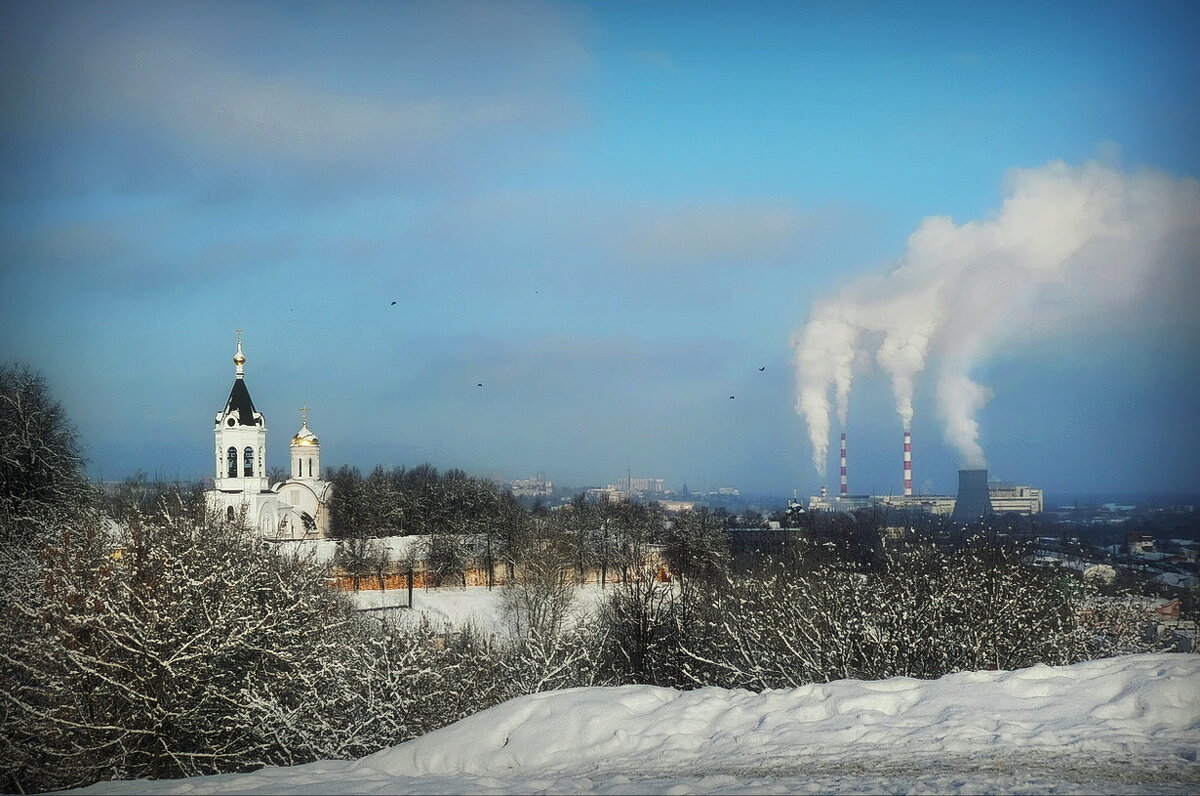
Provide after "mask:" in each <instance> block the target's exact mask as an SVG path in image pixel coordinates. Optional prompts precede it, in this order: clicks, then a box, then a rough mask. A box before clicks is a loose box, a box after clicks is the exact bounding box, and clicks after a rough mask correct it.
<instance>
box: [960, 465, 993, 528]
mask: <svg viewBox="0 0 1200 796" xmlns="http://www.w3.org/2000/svg"><path fill="white" fill-rule="evenodd" d="M991 513H992V500H991V498H990V497H989V496H988V480H987V470H959V471H958V497H957V498H955V500H954V513H953V514H951V515H950V521H951V522H953V523H954V524H956V525H964V524H968V523H973V522H979V521H980V520H981V519H983V518H984V517H987V516H989V515H990V514H991Z"/></svg>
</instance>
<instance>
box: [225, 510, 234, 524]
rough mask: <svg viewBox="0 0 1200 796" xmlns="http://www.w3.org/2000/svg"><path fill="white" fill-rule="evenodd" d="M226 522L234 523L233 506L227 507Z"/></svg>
mask: <svg viewBox="0 0 1200 796" xmlns="http://www.w3.org/2000/svg"><path fill="white" fill-rule="evenodd" d="M225 521H226V522H233V506H226V507H225Z"/></svg>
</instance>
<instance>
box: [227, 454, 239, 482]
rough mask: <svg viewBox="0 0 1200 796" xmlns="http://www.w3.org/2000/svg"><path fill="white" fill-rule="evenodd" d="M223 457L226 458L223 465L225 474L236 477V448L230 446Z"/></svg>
mask: <svg viewBox="0 0 1200 796" xmlns="http://www.w3.org/2000/svg"><path fill="white" fill-rule="evenodd" d="M225 458H226V460H227V462H226V467H225V474H226V476H228V477H229V478H237V448H234V447H230V448H229V450H227V451H226V452H225Z"/></svg>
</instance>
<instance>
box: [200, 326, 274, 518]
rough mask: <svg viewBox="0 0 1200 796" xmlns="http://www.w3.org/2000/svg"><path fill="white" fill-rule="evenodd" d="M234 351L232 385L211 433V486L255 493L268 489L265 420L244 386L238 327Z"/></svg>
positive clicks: (243, 368) (224, 489)
mask: <svg viewBox="0 0 1200 796" xmlns="http://www.w3.org/2000/svg"><path fill="white" fill-rule="evenodd" d="M237 335H238V341H237V353H236V354H234V356H233V364H234V366H235V370H234V379H233V388H232V389H231V390H230V391H229V399H228V400H226V401H225V408H224V409H222V410H221V411H220V412H218V413H217V419H216V425H215V426H214V427H213V436H214V437H215V438H216V449H215V452H216V465H217V469H216V479H215V482H214V484H213V486H214V487H215V488H216V489H217V490H218V491H221V492H241V493H243V494H258V493H260V492H265V491H267V488H268V484H267V471H266V462H267V421H266V418H264V417H263V416H262V414H261V413H260V412H258V411H256V410H255V409H254V401H252V400H250V390H248V389H247V388H246V376H245V364H246V356H245V354H243V353H242V330H241V329H238V330H237Z"/></svg>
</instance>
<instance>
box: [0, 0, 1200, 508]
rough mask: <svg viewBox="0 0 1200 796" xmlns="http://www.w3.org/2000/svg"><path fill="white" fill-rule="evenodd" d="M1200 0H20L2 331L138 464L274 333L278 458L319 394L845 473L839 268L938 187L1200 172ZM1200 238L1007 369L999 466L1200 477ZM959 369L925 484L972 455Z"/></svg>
mask: <svg viewBox="0 0 1200 796" xmlns="http://www.w3.org/2000/svg"><path fill="white" fill-rule="evenodd" d="M1198 20H1200V12H1198V11H1197V7H1196V5H1195V4H1194V3H1177V4H1171V3H1144V2H1143V3H1097V2H1088V3H1066V2H1064V3H1053V4H1034V3H1006V4H978V3H944V4H942V3H803V2H790V3H747V4H734V3H696V2H689V3H616V2H602V3H594V4H589V3H583V4H573V3H545V4H543V3H537V2H531V3H501V2H489V3H484V2H464V3H453V2H431V3H357V4H345V3H343V4H333V3H257V4H220V3H202V4H195V5H191V4H182V3H166V4H136V3H135V4H128V3H103V4H96V3H81V4H68V3H7V4H4V5H3V6H2V7H0V37H2V39H3V41H2V46H0V59H2V63H3V66H4V73H5V74H6V76H7V77H6V80H5V81H4V86H3V89H2V91H3V118H4V119H5V124H4V125H3V128H2V133H0V134H2V135H3V147H2V151H0V169H2V171H0V174H2V176H3V178H2V180H0V263H2V266H0V268H2V270H0V359H2V360H5V361H12V360H21V361H25V362H28V363H30V364H32V365H34V366H35V367H37V368H38V369H40V370H41V371H42V372H43V373H44V374H45V375H46V376H47V378H48V379H49V381H50V383H51V385H52V387H53V389H54V390H55V393H56V394H57V395H58V396H59V397H60V399H61V400H62V401H63V403H64V404H65V405H66V407H67V409H68V411H69V412H70V414H71V416H72V417H73V418H74V420H75V422H76V424H77V425H78V426H79V429H80V432H81V435H82V438H83V440H84V442H85V443H86V445H87V454H88V457H89V459H90V465H89V469H90V472H91V473H92V475H94V476H95V475H101V474H102V475H103V477H104V478H116V477H123V476H125V475H127V474H129V473H131V472H133V471H135V470H137V469H139V468H140V469H143V470H146V471H147V472H151V473H154V472H157V473H159V474H162V475H165V476H169V477H175V476H179V477H196V476H201V475H207V474H209V473H208V472H207V468H208V463H209V455H208V454H209V447H210V445H211V437H210V433H211V423H212V418H213V415H214V414H215V413H216V412H217V411H218V410H219V409H220V408H221V406H222V404H223V401H224V399H225V397H226V395H227V392H228V389H229V385H230V383H231V381H232V377H233V366H232V363H231V361H230V359H231V357H232V354H233V348H234V334H233V330H234V329H235V328H239V327H240V328H243V329H244V330H245V352H246V356H247V359H248V361H247V365H246V370H247V379H248V384H249V386H250V390H251V394H252V395H253V397H254V400H255V402H256V404H257V405H258V407H259V408H260V409H261V410H262V411H264V412H265V413H266V415H267V419H268V424H269V428H270V430H271V435H270V438H269V446H270V448H269V457H270V458H271V459H273V462H274V463H275V464H283V463H284V461H285V459H286V444H287V440H288V437H289V436H290V434H291V433H293V432H294V431H295V427H298V425H299V417H298V415H297V413H296V408H297V407H299V406H300V404H301V403H303V402H307V403H308V405H309V406H311V407H312V409H313V412H312V415H311V424H312V426H313V428H314V430H315V431H316V432H317V433H318V434H319V435H320V436H321V438H322V442H323V452H324V456H325V459H326V462H327V463H329V464H339V463H351V464H356V465H359V466H360V467H363V468H369V467H371V466H373V465H375V464H388V465H390V464H404V465H415V464H419V463H421V462H423V461H429V462H432V463H433V464H435V465H437V466H439V467H451V466H458V467H462V468H463V469H466V470H467V471H469V472H472V473H475V474H480V475H489V476H493V477H510V478H515V477H525V476H528V475H532V474H533V473H536V472H539V471H541V472H544V473H545V474H546V475H547V476H549V477H551V478H552V479H554V480H556V481H558V482H561V483H566V484H574V485H583V484H598V483H607V482H611V481H613V480H615V479H617V478H618V477H621V476H623V475H624V474H625V472H626V470H627V468H629V470H631V471H632V472H633V475H635V476H638V475H642V476H656V477H662V478H666V479H667V481H668V483H669V485H671V486H675V487H678V486H679V485H680V484H682V483H684V482H686V483H687V484H688V485H689V486H690V487H691V488H692V489H697V488H713V487H717V486H723V485H731V486H739V487H741V488H742V489H744V490H750V491H768V490H769V491H774V492H784V491H790V490H791V489H792V488H797V489H800V490H801V492H802V493H811V492H812V491H814V490H815V489H816V488H817V486H819V485H820V483H822V480H821V478H820V476H818V474H817V472H816V471H815V469H814V467H813V463H812V462H811V456H812V447H811V445H810V442H809V437H808V434H807V432H806V430H805V426H804V421H803V419H802V418H801V417H800V416H799V415H797V413H796V412H795V410H794V408H793V406H794V403H795V400H796V379H795V376H794V374H793V372H792V368H791V365H790V360H791V356H792V349H791V348H790V346H789V335H791V334H792V332H793V330H795V329H797V328H798V327H801V326H802V325H803V324H804V322H805V320H806V318H807V317H808V313H809V310H810V308H811V307H812V305H813V303H814V302H816V301H818V300H820V299H821V298H824V297H828V296H831V295H834V294H836V293H837V292H838V291H839V290H840V289H841V288H842V287H843V286H845V285H847V284H849V283H851V282H853V281H854V280H856V279H859V278H862V277H863V276H864V275H869V274H872V273H881V272H884V271H886V270H887V269H888V268H889V267H890V266H889V264H890V263H894V262H895V260H896V259H897V258H898V257H900V256H901V255H902V254H903V252H904V251H905V247H906V242H907V241H908V238H909V236H910V235H911V234H912V233H913V231H914V230H915V229H917V228H918V226H919V225H920V224H921V223H922V220H923V219H925V218H927V217H929V216H943V215H944V216H949V217H951V218H953V219H954V221H955V222H956V223H958V224H962V223H964V222H967V221H970V220H972V219H986V218H988V217H989V216H990V215H992V214H994V213H995V212H996V211H997V209H998V208H999V207H1000V206H1001V204H1002V202H1003V201H1004V197H1005V194H1004V190H1005V188H1004V186H1005V184H1006V180H1007V179H1008V178H1009V175H1010V174H1011V172H1012V170H1013V169H1039V168H1042V167H1044V166H1046V164H1049V163H1051V162H1053V161H1058V160H1061V161H1064V162H1066V163H1068V164H1072V165H1073V166H1080V165H1082V164H1084V163H1086V162H1088V161H1093V160H1099V161H1103V162H1105V163H1107V164H1109V165H1110V167H1111V168H1114V169H1117V170H1119V171H1121V172H1122V173H1124V174H1134V173H1138V172H1139V171H1144V170H1151V171H1154V172H1157V173H1161V174H1164V175H1167V176H1168V177H1169V178H1170V179H1172V180H1176V181H1183V183H1187V182H1188V181H1189V180H1194V179H1195V178H1196V177H1197V176H1200V147H1197V145H1196V143H1195V142H1196V141H1200V106H1198V105H1197V104H1196V103H1195V101H1194V98H1195V97H1196V96H1200V59H1197V57H1196V56H1195V54H1194V50H1195V47H1194V43H1195V41H1196V39H1197V34H1198V33H1200V21H1198ZM1188 184H1190V183H1188ZM1197 223H1198V225H1200V219H1197ZM1194 254H1195V251H1194V250H1185V251H1184V252H1183V254H1182V255H1180V256H1178V257H1176V258H1175V260H1173V261H1172V262H1171V263H1170V264H1169V267H1165V270H1160V271H1157V272H1154V273H1153V274H1152V275H1151V276H1152V277H1153V278H1147V279H1146V280H1144V284H1141V286H1140V287H1139V289H1138V290H1137V291H1136V292H1137V294H1138V295H1136V296H1133V297H1132V298H1131V299H1130V301H1128V302H1126V303H1125V304H1123V305H1121V307H1120V308H1119V311H1117V310H1113V311H1110V312H1106V313H1096V314H1094V316H1086V315H1083V317H1079V318H1075V319H1073V320H1072V322H1071V323H1064V324H1061V326H1062V327H1063V328H1059V329H1057V330H1055V331H1054V332H1053V333H1047V334H1044V335H1034V334H1026V335H1024V336H1021V335H1016V336H1015V337H1013V338H1012V339H1011V340H1009V341H1008V342H1007V343H1006V344H1005V345H1004V346H1002V347H1000V348H998V349H997V350H994V351H992V352H991V354H990V355H989V356H988V357H986V358H985V359H984V360H983V361H981V362H980V363H978V365H977V367H976V368H975V370H974V371H973V377H975V378H976V379H977V380H983V381H986V383H987V384H988V386H989V387H990V388H991V390H992V391H993V395H992V399H991V401H990V403H989V404H988V405H987V407H986V408H984V409H983V410H982V411H981V413H980V415H979V423H980V429H981V431H980V435H981V440H982V443H983V446H984V448H985V450H986V451H987V456H988V464H989V467H990V469H991V471H992V473H993V475H994V476H997V477H1001V478H1004V479H1006V480H1012V481H1019V482H1023V483H1033V484H1035V485H1039V486H1043V487H1046V488H1047V489H1051V490H1056V491H1086V490H1092V489H1094V490H1112V489H1128V490H1152V489H1162V490H1184V489H1194V488H1196V487H1198V486H1200V479H1198V476H1200V465H1198V464H1197V461H1198V460H1200V458H1198V457H1197V456H1196V455H1195V451H1196V449H1197V447H1198V445H1200V432H1198V431H1197V430H1196V427H1197V425H1200V424H1197V423H1196V422H1195V414H1196V403H1197V402H1196V397H1195V396H1196V395H1197V394H1198V393H1197V390H1198V388H1200V363H1198V361H1197V354H1196V342H1197V340H1198V337H1200V335H1198V334H1197V330H1198V328H1200V322H1198V318H1197V315H1198V313H1197V310H1196V307H1195V302H1194V296H1195V295H1196V294H1195V293H1194V292H1189V291H1191V290H1192V289H1193V288H1195V287H1196V281H1195V274H1196V272H1197V270H1198V268H1197V267H1198V265H1200V263H1197V261H1196V260H1195V258H1194V257H1192V256H1191V255H1194ZM1143 288H1144V289H1143ZM1067 295H1068V297H1069V295H1070V294H1069V293H1068V294H1067ZM1189 295H1190V296H1191V297H1192V298H1191V300H1181V299H1180V296H1185V297H1186V296H1189ZM393 301H394V302H396V303H395V305H393V304H392V302H393ZM760 368H765V370H760ZM479 383H482V384H483V385H484V386H483V387H482V388H480V387H477V386H476V385H477V384H479ZM931 391H932V387H931V386H930V385H929V384H926V383H925V382H923V381H918V383H917V385H916V392H915V400H914V404H915V419H914V421H913V433H914V450H915V454H914V459H915V464H914V470H915V472H916V477H915V481H916V486H917V487H918V488H919V489H925V490H929V491H938V490H941V491H951V490H953V488H954V487H955V484H956V475H955V470H956V468H957V467H958V463H959V459H958V457H957V454H956V452H955V451H954V450H953V449H952V448H951V447H950V446H948V445H947V444H946V443H945V442H944V441H943V429H942V427H941V425H940V423H939V420H938V418H937V417H936V413H935V412H934V411H933V406H932V400H933V399H932V396H931ZM730 395H735V396H736V399H735V400H730V399H729V396H730ZM850 415H851V418H852V420H851V425H850V433H851V435H852V443H851V449H852V458H853V460H854V461H853V465H852V477H851V480H852V482H853V483H852V488H853V489H854V490H855V491H868V490H874V491H880V492H884V491H892V490H895V489H898V481H899V475H898V473H899V469H900V468H899V452H898V449H899V445H898V439H899V433H900V432H899V426H898V425H897V421H896V416H895V413H894V412H893V410H892V407H891V398H890V393H889V388H888V384H887V381H886V379H884V378H883V377H882V376H881V375H880V374H879V373H877V372H873V371H872V370H871V369H870V368H867V369H866V370H864V371H863V372H862V373H861V374H859V375H858V377H857V380H856V384H855V389H854V392H853V394H852V395H851V398H850ZM834 431H835V432H836V428H835V429H834ZM834 448H835V451H834V455H835V456H836V445H835V446H834ZM834 464H836V462H834ZM830 472H831V473H836V469H834V470H831V471H830ZM826 480H827V481H830V482H831V483H830V485H831V486H833V485H834V484H833V483H832V481H836V476H835V475H831V476H827V477H826Z"/></svg>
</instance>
